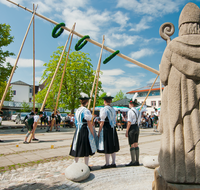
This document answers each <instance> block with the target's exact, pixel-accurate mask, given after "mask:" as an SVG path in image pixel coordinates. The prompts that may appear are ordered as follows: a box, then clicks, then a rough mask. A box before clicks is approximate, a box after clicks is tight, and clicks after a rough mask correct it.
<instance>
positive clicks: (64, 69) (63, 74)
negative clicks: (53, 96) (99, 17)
mask: <svg viewBox="0 0 200 190" xmlns="http://www.w3.org/2000/svg"><path fill="white" fill-rule="evenodd" d="M75 25H76V23H74V25H73V27H72V30H71V32H72V31H73V30H74V29H75ZM70 35H71V39H70V44H69V48H68V51H67V57H66V60H65V65H64V68H63V73H62V78H61V82H60V87H59V91H58V96H57V101H56V106H55V109H54V115H55V114H56V110H57V108H58V101H59V98H60V92H61V88H62V84H63V80H64V76H65V71H66V67H67V61H68V57H69V52H70V48H71V44H72V39H73V33H70ZM54 120H55V118H53V119H52V123H51V128H50V131H52V128H53V125H54Z"/></svg>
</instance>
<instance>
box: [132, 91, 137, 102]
mask: <svg viewBox="0 0 200 190" xmlns="http://www.w3.org/2000/svg"><path fill="white" fill-rule="evenodd" d="M137 96H138V93H137V92H136V93H135V94H134V95H133V98H132V101H133V102H134V100H135V99H136V98H137Z"/></svg>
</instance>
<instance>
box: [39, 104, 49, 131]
mask: <svg viewBox="0 0 200 190" xmlns="http://www.w3.org/2000/svg"><path fill="white" fill-rule="evenodd" d="M46 117H47V113H46V111H45V108H44V111H43V116H42V117H41V118H40V120H41V126H40V129H42V123H43V122H44V129H45V127H46Z"/></svg>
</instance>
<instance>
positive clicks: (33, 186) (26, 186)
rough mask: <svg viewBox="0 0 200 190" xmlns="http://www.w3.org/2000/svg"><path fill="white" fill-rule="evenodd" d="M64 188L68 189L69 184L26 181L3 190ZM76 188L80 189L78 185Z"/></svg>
mask: <svg viewBox="0 0 200 190" xmlns="http://www.w3.org/2000/svg"><path fill="white" fill-rule="evenodd" d="M61 187H62V188H64V189H68V188H72V187H71V186H69V185H66V184H64V185H56V184H54V185H48V184H45V183H32V184H28V183H24V184H21V185H15V186H10V187H8V188H5V189H4V190H11V189H15V190H36V189H41V190H43V189H44V190H46V189H48V190H55V189H60V188H61ZM62 188H61V189H62ZM76 189H77V190H78V189H81V188H79V187H76Z"/></svg>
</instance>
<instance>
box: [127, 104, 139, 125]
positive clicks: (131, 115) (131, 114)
mask: <svg viewBox="0 0 200 190" xmlns="http://www.w3.org/2000/svg"><path fill="white" fill-rule="evenodd" d="M133 110H134V111H135V113H136V114H137V117H136V114H135V113H134V112H133ZM138 117H139V111H138V110H137V109H135V108H134V107H133V108H131V110H129V111H128V119H127V121H130V122H131V125H132V124H135V123H136V120H137V119H138Z"/></svg>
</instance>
